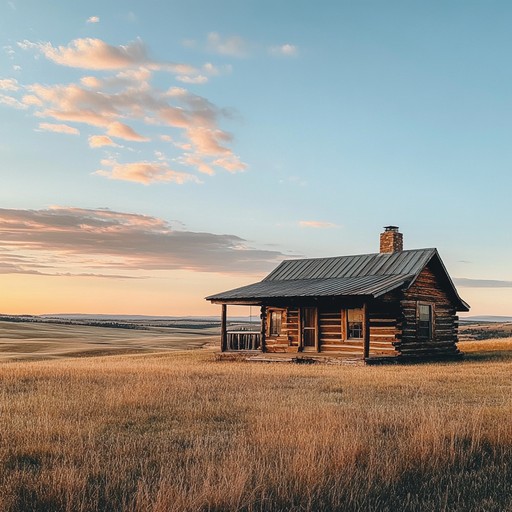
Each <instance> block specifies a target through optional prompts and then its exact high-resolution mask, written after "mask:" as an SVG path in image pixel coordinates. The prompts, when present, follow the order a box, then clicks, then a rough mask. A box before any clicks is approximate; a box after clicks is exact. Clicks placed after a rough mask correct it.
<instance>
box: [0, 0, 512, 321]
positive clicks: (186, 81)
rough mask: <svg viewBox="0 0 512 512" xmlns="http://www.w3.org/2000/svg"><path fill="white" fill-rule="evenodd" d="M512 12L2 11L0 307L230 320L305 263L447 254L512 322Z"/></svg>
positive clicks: (440, 5)
mask: <svg viewBox="0 0 512 512" xmlns="http://www.w3.org/2000/svg"><path fill="white" fill-rule="evenodd" d="M511 20H512V4H510V3H509V2H497V1H496V2H484V1H480V2H469V1H468V2H458V1H453V2H435V1H434V2H428V3H427V2H419V1H407V2H406V1H403V2H399V1H390V2H379V1H361V2H349V1H340V2H316V3H311V2H305V1H293V2H292V1H286V2H285V1H249V0H247V1H215V2H212V1H186V2H185V1H180V2H177V1H168V2H163V1H151V2H146V3H144V4H142V3H140V2H130V1H123V2H94V1H92V2H91V1H89V2H80V1H77V2H47V1H16V0H13V1H9V2H5V1H3V2H1V3H0V39H1V44H0V49H1V53H0V115H1V116H2V123H0V158H1V162H2V167H1V173H2V187H1V188H0V207H1V211H0V230H1V231H0V235H1V237H0V239H1V240H2V242H1V243H0V283H2V287H3V289H8V290H11V292H12V293H11V294H5V297H3V298H2V299H1V302H0V311H2V312H10V313H21V312H26V313H48V312H90V313H100V312H101V313H103V312H107V313H146V314H169V315H173V314H177V315H179V314H215V313H216V307H215V306H211V305H209V304H207V303H205V302H204V300H203V297H204V296H206V295H208V294H210V293H214V292H218V291H221V290H223V289H228V288H232V287H235V286H241V285H244V284H247V283H250V282H253V281H255V280H258V279H259V278H261V277H262V276H263V275H265V273H266V272H267V271H269V270H270V269H271V268H273V267H274V266H275V265H276V264H277V262H279V261H280V260H282V259H283V258H286V257H290V256H299V257H300V256H308V257H315V256H335V255H342V254H357V253H368V252H375V251H377V250H378V235H379V233H380V231H381V228H382V226H384V225H388V224H395V225H398V226H400V228H401V231H402V232H403V233H404V241H405V248H420V247H437V248H438V249H439V251H440V254H441V257H442V258H443V260H444V262H445V264H446V266H447V268H448V270H449V271H450V274H451V275H452V277H454V278H455V281H456V283H457V284H458V288H459V292H460V295H461V296H462V297H463V298H464V299H465V300H467V301H468V302H469V303H470V304H471V306H472V311H471V314H503V315H512V270H511V265H510V261H511V259H512V235H511V231H510V228H509V225H510V219H511V217H512V206H511V203H510V190H511V188H512V178H511V173H510V169H511V164H512V150H511V145H510V143H509V139H510V136H511V133H512V116H511V107H512V103H511V100H512V93H511V92H510V91H511V89H510V84H511V82H512V80H511V79H512V71H511V69H510V66H508V64H507V57H508V54H509V53H510V50H511V48H512V32H511V31H510V23H511Z"/></svg>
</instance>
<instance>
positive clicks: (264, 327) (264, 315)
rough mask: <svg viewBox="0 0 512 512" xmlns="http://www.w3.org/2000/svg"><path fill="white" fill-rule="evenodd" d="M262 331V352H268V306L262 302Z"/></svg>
mask: <svg viewBox="0 0 512 512" xmlns="http://www.w3.org/2000/svg"><path fill="white" fill-rule="evenodd" d="M260 318H261V331H260V337H261V343H260V349H261V351H262V352H266V350H267V348H266V344H265V341H266V340H265V334H266V331H267V308H266V307H265V306H264V305H263V304H262V306H261V314H260Z"/></svg>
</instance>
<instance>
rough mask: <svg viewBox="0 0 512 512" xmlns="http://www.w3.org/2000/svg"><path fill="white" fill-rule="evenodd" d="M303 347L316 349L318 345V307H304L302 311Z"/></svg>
mask: <svg viewBox="0 0 512 512" xmlns="http://www.w3.org/2000/svg"><path fill="white" fill-rule="evenodd" d="M300 313H301V314H300V320H301V333H302V347H303V348H304V350H314V349H315V347H316V336H317V333H316V308H302V309H301V311H300Z"/></svg>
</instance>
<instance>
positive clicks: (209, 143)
mask: <svg viewBox="0 0 512 512" xmlns="http://www.w3.org/2000/svg"><path fill="white" fill-rule="evenodd" d="M187 136H188V138H189V139H190V141H191V142H192V144H193V145H194V146H195V148H196V149H197V151H198V152H199V153H201V154H202V155H220V154H226V153H231V151H230V150H229V149H228V148H226V147H225V146H223V145H222V144H223V143H226V142H231V139H232V136H231V135H230V134H229V133H226V132H223V131H222V130H218V129H210V128H204V127H192V128H189V129H188V130H187Z"/></svg>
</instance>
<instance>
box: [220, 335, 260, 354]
mask: <svg viewBox="0 0 512 512" xmlns="http://www.w3.org/2000/svg"><path fill="white" fill-rule="evenodd" d="M226 335H227V349H228V350H258V349H259V348H260V343H261V333H260V332H259V331H228V332H227V333H226Z"/></svg>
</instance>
